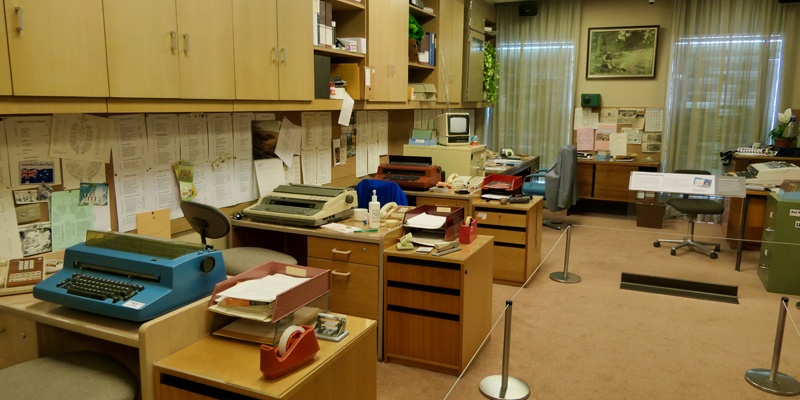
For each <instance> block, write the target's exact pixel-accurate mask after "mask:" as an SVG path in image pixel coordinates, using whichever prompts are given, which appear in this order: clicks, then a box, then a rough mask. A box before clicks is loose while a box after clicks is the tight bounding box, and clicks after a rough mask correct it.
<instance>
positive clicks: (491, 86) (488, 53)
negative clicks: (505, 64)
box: [483, 42, 500, 104]
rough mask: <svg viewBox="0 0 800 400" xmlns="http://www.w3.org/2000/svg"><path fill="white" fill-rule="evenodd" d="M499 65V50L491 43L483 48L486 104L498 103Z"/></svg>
mask: <svg viewBox="0 0 800 400" xmlns="http://www.w3.org/2000/svg"><path fill="white" fill-rule="evenodd" d="M499 68H500V64H498V63H497V49H496V48H495V47H494V46H493V45H492V44H491V43H489V42H486V44H485V45H484V48H483V90H484V92H486V102H487V103H489V104H495V103H496V102H497V82H498V81H499V80H500V75H499V74H498V69H499Z"/></svg>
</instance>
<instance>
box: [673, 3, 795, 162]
mask: <svg viewBox="0 0 800 400" xmlns="http://www.w3.org/2000/svg"><path fill="white" fill-rule="evenodd" d="M674 4H675V7H674V10H673V26H672V32H673V38H674V42H673V43H672V57H671V68H670V74H671V75H670V83H669V86H670V87H669V90H668V101H667V113H666V114H667V116H668V118H667V129H666V133H667V135H666V151H665V152H664V153H663V156H662V157H663V158H664V159H663V160H662V161H663V162H664V165H665V170H666V171H673V170H675V169H704V170H709V171H712V173H720V172H722V169H723V166H722V164H721V162H720V157H719V154H720V152H723V151H727V150H730V149H735V148H736V147H740V146H749V145H751V144H753V143H754V142H761V143H764V144H767V143H769V141H768V139H767V137H768V136H767V133H768V132H769V131H770V129H772V127H773V126H774V121H775V118H776V116H777V112H776V107H777V104H776V102H777V94H778V87H779V83H780V82H779V76H780V68H781V65H782V62H781V61H782V60H781V59H782V54H783V50H784V48H785V45H786V40H787V39H793V40H796V39H797V38H789V37H787V36H786V35H785V26H786V17H785V6H784V5H782V4H779V3H778V2H777V1H773V0H769V1H767V0H725V1H720V0H675V3H674Z"/></svg>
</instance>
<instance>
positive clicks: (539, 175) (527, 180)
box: [522, 170, 547, 182]
mask: <svg viewBox="0 0 800 400" xmlns="http://www.w3.org/2000/svg"><path fill="white" fill-rule="evenodd" d="M545 171H547V170H545ZM530 178H544V174H530V175H528V176H526V177H525V178H523V179H522V182H530V181H531V179H530Z"/></svg>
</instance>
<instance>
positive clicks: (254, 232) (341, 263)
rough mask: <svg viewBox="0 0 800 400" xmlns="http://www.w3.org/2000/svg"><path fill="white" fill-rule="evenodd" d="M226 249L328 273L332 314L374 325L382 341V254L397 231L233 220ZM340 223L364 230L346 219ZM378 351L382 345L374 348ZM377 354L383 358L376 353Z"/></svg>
mask: <svg viewBox="0 0 800 400" xmlns="http://www.w3.org/2000/svg"><path fill="white" fill-rule="evenodd" d="M231 223H232V224H233V231H232V232H231V235H229V238H230V240H231V247H239V246H248V247H267V248H272V249H274V250H278V251H282V252H284V253H288V254H290V255H292V256H293V257H294V258H296V259H297V262H298V264H300V265H306V266H309V267H314V268H322V269H327V270H330V271H331V278H332V282H331V311H333V312H337V313H342V314H346V315H354V316H358V317H362V318H369V319H374V320H378V336H379V337H382V335H383V319H382V318H381V316H382V313H381V307H382V304H383V286H382V285H381V282H382V281H383V251H384V248H386V247H388V246H391V245H393V244H395V243H397V238H399V237H400V234H401V233H402V228H401V227H397V228H394V229H387V228H380V229H379V230H378V232H365V233H352V234H344V233H340V232H333V231H329V230H325V229H322V228H304V227H297V226H288V225H278V224H269V223H263V222H255V221H251V220H249V219H247V218H245V219H242V220H233V221H232V222H231ZM340 223H343V224H347V225H351V226H357V227H364V224H363V222H360V221H355V220H354V219H353V218H348V219H346V220H344V221H340ZM378 343H379V346H382V342H378ZM378 354H379V355H382V351H381V348H380V347H379V348H378Z"/></svg>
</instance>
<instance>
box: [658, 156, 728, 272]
mask: <svg viewBox="0 0 800 400" xmlns="http://www.w3.org/2000/svg"><path fill="white" fill-rule="evenodd" d="M675 173H676V174H694V175H710V172H708V171H703V170H693V169H679V170H675ZM667 204H669V205H670V206H672V208H674V209H675V210H676V211H678V212H679V213H682V214H686V217H687V218H688V219H689V236H686V237H684V238H683V239H681V240H670V239H658V240H656V241H655V242H653V247H661V243H677V245H675V246H673V247H672V249H670V251H669V254H670V255H673V256H674V255H676V254H677V250H678V249H680V248H683V247H688V248H689V249H693V250H699V251H701V252H703V253H706V254H708V256H709V257H711V258H712V259H716V258H717V253H716V252H718V251H720V245H719V243H710V242H701V241H698V240H694V220H695V219H697V216H698V215H699V214H715V215H719V214H722V212H723V211H725V207H724V206H723V205H722V204H721V203H720V202H718V201H715V200H711V199H690V198H689V196H688V195H684V196H683V197H679V198H675V199H669V200H667ZM709 247H713V248H714V249H713V250H712V249H710V248H709Z"/></svg>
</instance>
